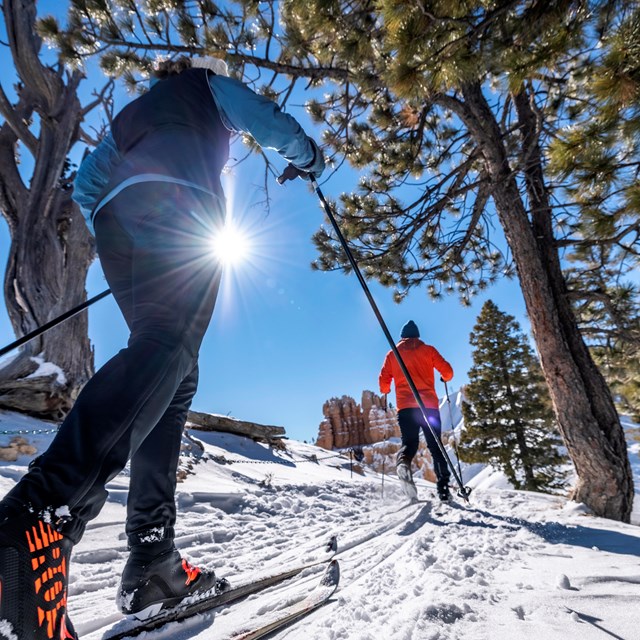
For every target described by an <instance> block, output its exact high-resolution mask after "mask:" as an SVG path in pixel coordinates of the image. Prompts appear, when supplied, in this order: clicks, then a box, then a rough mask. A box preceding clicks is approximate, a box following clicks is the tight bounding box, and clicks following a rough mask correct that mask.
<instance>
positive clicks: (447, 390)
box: [440, 378, 462, 478]
mask: <svg viewBox="0 0 640 640" xmlns="http://www.w3.org/2000/svg"><path fill="white" fill-rule="evenodd" d="M440 380H442V382H444V392H445V395H446V396H447V404H448V405H449V419H450V420H451V433H453V450H454V451H455V454H456V460H457V461H458V472H459V473H460V477H461V478H462V467H461V466H460V456H459V455H458V444H457V442H456V434H455V431H454V425H453V411H452V409H451V399H450V398H449V387H447V381H446V380H444V379H443V378H440Z"/></svg>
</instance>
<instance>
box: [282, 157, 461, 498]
mask: <svg viewBox="0 0 640 640" xmlns="http://www.w3.org/2000/svg"><path fill="white" fill-rule="evenodd" d="M302 175H306V176H308V178H309V180H310V181H311V186H312V187H313V190H314V191H315V192H316V195H317V196H318V198H319V199H320V203H321V204H322V207H323V209H324V211H325V213H326V214H327V217H328V218H329V222H331V226H332V227H333V230H334V231H335V233H336V236H337V238H338V240H339V241H340V244H341V245H342V248H343V249H344V252H345V254H346V256H347V258H348V260H349V263H350V264H351V268H352V269H353V272H354V273H355V274H356V277H357V278H358V281H359V282H360V286H361V287H362V290H363V291H364V293H365V295H366V297H367V299H368V300H369V304H370V305H371V308H372V309H373V312H374V314H375V316H376V318H377V319H378V323H379V324H380V327H381V328H382V331H383V333H384V335H385V336H386V338H387V341H388V343H389V346H390V347H391V351H392V352H393V354H394V355H395V357H396V360H397V361H398V364H399V365H400V369H401V370H402V373H403V374H404V376H405V378H406V379H407V382H408V384H409V387H410V388H411V392H412V393H413V397H414V398H415V400H416V402H417V403H418V406H419V407H420V411H421V412H422V417H423V418H424V420H425V423H426V425H427V426H428V427H429V430H430V431H431V434H432V435H433V438H434V440H435V441H436V444H437V445H438V448H439V449H440V452H441V453H442V455H443V456H444V458H445V460H446V461H447V464H448V466H449V469H451V473H452V475H453V477H454V478H455V480H456V482H457V483H458V487H459V490H458V495H459V496H460V497H461V498H463V499H464V500H465V502H467V503H468V502H469V494H470V493H471V489H470V488H469V487H465V486H464V485H463V483H462V478H461V477H460V476H459V475H458V472H457V471H456V469H455V467H454V466H453V463H452V462H451V458H450V457H449V454H448V453H447V450H446V449H445V448H444V445H443V444H442V442H441V441H440V438H439V437H438V436H437V434H436V432H435V431H434V429H433V427H432V426H431V425H430V424H429V421H428V420H427V408H426V407H425V405H424V402H422V398H421V397H420V393H419V392H418V389H417V387H416V385H415V383H414V381H413V378H412V377H411V374H410V373H409V370H408V369H407V366H406V364H405V363H404V360H403V359H402V356H401V355H400V352H399V351H398V348H397V347H396V343H395V342H394V340H393V337H392V336H391V333H389V329H388V328H387V325H386V323H385V321H384V318H383V317H382V314H381V313H380V310H379V309H378V305H377V304H376V301H375V300H374V299H373V296H372V295H371V291H370V290H369V287H368V286H367V283H366V281H365V279H364V276H363V275H362V273H361V271H360V268H359V267H358V263H357V262H356V260H355V258H354V257H353V254H352V253H351V249H349V245H348V244H347V241H346V240H345V237H344V236H343V235H342V231H340V227H339V226H338V223H337V221H336V219H335V217H334V215H333V213H332V212H331V207H329V203H328V202H327V201H326V199H325V197H324V194H323V193H322V191H321V189H320V187H319V185H318V182H317V181H316V178H315V176H314V175H313V173H306V174H305V173H304V172H300V171H299V170H298V169H297V168H296V167H294V166H293V165H291V164H290V165H289V166H287V168H286V169H285V170H284V172H283V173H282V175H281V176H280V177H279V178H278V182H279V183H280V184H284V183H285V182H286V181H287V180H293V179H295V178H297V177H299V176H302Z"/></svg>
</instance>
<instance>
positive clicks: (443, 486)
mask: <svg viewBox="0 0 640 640" xmlns="http://www.w3.org/2000/svg"><path fill="white" fill-rule="evenodd" d="M400 337H401V340H400V342H399V343H398V344H397V348H398V351H399V353H400V356H401V358H402V360H403V362H404V364H405V365H406V367H407V369H408V370H409V374H410V375H411V378H412V379H413V382H414V384H415V386H416V388H417V390H418V393H419V394H420V399H421V400H422V402H423V403H424V406H425V408H426V419H427V420H428V421H429V425H430V426H431V429H429V426H428V425H427V423H426V422H425V416H423V415H422V411H421V409H420V407H419V405H418V403H417V401H416V399H415V397H414V395H413V392H412V391H411V387H410V386H409V383H408V382H407V379H406V377H405V375H404V373H402V369H401V368H400V365H399V364H398V360H397V359H396V357H395V354H394V353H393V351H389V353H387V356H386V358H385V359H384V364H383V365H382V370H381V371H380V377H379V384H380V392H381V393H384V394H386V393H389V392H390V391H391V381H392V380H393V381H395V387H396V405H397V407H398V422H399V424H400V433H401V435H402V447H401V448H400V450H399V451H398V454H397V459H396V469H397V472H398V476H399V477H401V478H406V479H408V481H410V482H411V471H410V469H411V461H412V460H413V457H414V456H415V455H416V452H417V451H418V444H419V437H420V429H422V431H423V433H424V436H425V439H426V441H427V447H428V448H429V452H430V453H431V457H432V459H433V470H434V472H435V474H436V483H437V487H438V496H439V497H440V499H441V500H449V499H450V497H451V494H450V492H449V478H450V474H449V467H448V466H447V461H446V459H445V457H444V455H443V454H442V451H441V450H440V447H439V446H438V443H437V442H436V440H435V438H434V435H433V433H432V430H433V432H435V434H436V435H437V437H438V438H439V437H440V432H441V423H440V411H439V410H438V396H437V395H436V391H435V388H434V375H433V371H434V369H436V370H437V371H438V372H439V373H440V375H441V376H442V379H443V380H444V381H445V382H449V380H451V378H453V369H452V368H451V365H450V364H449V363H448V362H447V361H446V360H445V359H444V358H443V357H442V356H441V355H440V353H438V350H437V349H436V348H435V347H432V346H431V345H428V344H425V343H424V342H422V340H420V331H419V330H418V327H417V326H416V323H415V322H414V321H413V320H409V322H407V324H405V325H404V327H402V331H401V333H400Z"/></svg>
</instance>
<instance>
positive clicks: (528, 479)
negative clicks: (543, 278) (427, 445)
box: [459, 300, 565, 491]
mask: <svg viewBox="0 0 640 640" xmlns="http://www.w3.org/2000/svg"><path fill="white" fill-rule="evenodd" d="M470 342H471V345H472V346H473V347H474V351H473V367H472V368H471V370H470V371H469V384H468V385H467V386H466V387H465V392H464V396H465V401H464V403H463V405H462V412H463V415H464V424H465V428H464V431H463V432H462V437H461V441H460V447H459V454H460V457H461V460H463V461H465V462H482V463H485V464H491V465H493V466H494V467H496V468H497V469H500V470H501V471H502V472H503V473H504V474H505V475H506V476H507V478H508V479H509V481H510V482H511V484H513V486H514V487H515V488H516V489H525V490H527V491H553V490H554V489H558V488H560V487H561V486H562V479H563V474H562V472H561V471H560V469H559V465H561V464H562V463H563V462H564V461H565V458H564V456H563V455H562V454H560V452H559V449H558V448H559V446H560V445H561V440H560V437H559V434H558V432H557V430H556V426H555V421H554V419H553V411H552V409H551V402H550V399H549V394H548V391H547V389H546V386H545V384H544V378H543V376H542V371H541V369H540V365H539V363H538V362H537V360H536V358H535V357H534V355H533V353H532V351H531V347H530V346H529V344H528V341H527V338H526V336H525V334H524V333H523V332H522V331H521V329H520V325H519V324H518V323H517V322H516V320H515V318H514V317H513V316H510V315H509V314H507V313H504V312H502V311H500V309H498V307H497V306H496V305H495V304H494V303H493V302H492V301H491V300H489V301H487V302H486V303H485V304H484V305H483V307H482V310H481V312H480V314H479V316H478V319H477V322H476V325H475V326H474V328H473V333H472V334H471V338H470Z"/></svg>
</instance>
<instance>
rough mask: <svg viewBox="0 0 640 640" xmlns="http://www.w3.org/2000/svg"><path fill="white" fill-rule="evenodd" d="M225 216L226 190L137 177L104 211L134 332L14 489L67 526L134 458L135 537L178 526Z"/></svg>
mask: <svg viewBox="0 0 640 640" xmlns="http://www.w3.org/2000/svg"><path fill="white" fill-rule="evenodd" d="M223 224H224V206H223V205H222V204H221V201H218V200H216V199H214V198H213V197H212V196H207V195H206V194H201V193H200V192H198V191H197V190H194V189H189V188H187V187H183V186H177V185H172V184H167V183H145V184H139V185H135V186H131V187H128V188H127V189H125V190H124V191H123V192H122V193H121V194H119V195H118V196H116V198H115V199H114V200H112V201H111V202H110V203H109V204H108V205H106V207H105V208H104V209H102V210H101V211H100V212H99V213H98V215H97V217H96V221H95V228H96V242H97V248H98V255H99V257H100V262H101V264H102V268H103V271H104V274H105V276H106V279H107V282H108V283H109V286H110V288H111V291H112V292H113V295H114V297H115V300H116V302H117V303H118V306H119V307H120V309H121V311H122V313H123V315H124V317H125V319H126V322H127V325H128V327H129V329H130V331H131V334H130V337H129V341H128V344H127V347H126V348H124V349H122V350H121V351H120V352H119V353H118V354H116V355H115V356H114V357H113V358H112V359H111V360H109V361H108V362H107V363H106V364H105V365H104V366H103V367H102V368H101V369H100V370H99V371H98V372H96V374H95V375H94V376H93V378H91V380H89V382H88V383H87V384H86V386H85V387H84V388H83V390H82V392H81V393H80V395H79V396H78V398H77V400H76V402H75V404H74V406H73V408H72V409H71V411H70V412H69V414H68V416H67V417H66V419H65V420H64V422H63V423H62V425H61V426H60V429H59V431H58V433H57V435H56V437H55V439H54V440H53V442H52V444H51V446H50V447H49V449H47V451H46V452H45V453H44V454H43V455H41V456H40V457H39V458H37V459H36V460H35V462H34V464H32V467H31V469H30V471H29V473H28V474H27V475H26V476H24V477H23V478H22V480H21V481H20V482H19V483H18V485H16V487H14V489H13V490H12V491H11V492H10V494H9V496H8V498H7V499H8V500H9V501H10V502H12V503H13V504H14V505H15V504H19V503H22V505H25V504H27V505H31V506H32V507H33V508H35V509H36V510H40V509H50V510H53V511H54V512H57V514H58V515H65V514H67V515H68V516H70V518H69V519H68V521H67V522H66V523H65V524H64V525H63V526H62V529H61V531H62V532H63V533H65V534H66V535H67V536H68V537H69V538H71V539H72V541H74V542H77V541H78V540H79V539H80V537H81V536H82V534H83V532H84V528H85V526H86V523H87V522H88V521H89V520H91V519H92V518H94V517H95V516H96V515H97V514H98V513H99V511H100V509H101V508H102V506H103V505H104V503H105V501H106V498H107V491H106V489H105V484H106V483H107V482H109V480H111V479H112V478H114V477H115V476H116V475H117V474H118V473H119V472H120V471H121V470H122V469H123V468H124V466H125V465H126V463H127V461H128V460H129V459H130V460H131V477H130V480H131V483H130V489H129V499H128V505H127V525H126V530H127V534H128V535H129V540H130V542H133V543H135V542H136V541H137V540H136V534H139V533H142V532H147V531H149V530H157V533H158V534H160V536H161V537H163V538H169V537H172V536H173V526H174V523H175V517H176V507H175V498H174V492H175V485H176V470H177V463H178V456H179V451H180V442H181V438H182V431H183V428H184V423H185V419H186V415H187V411H188V409H189V406H190V405H191V400H192V398H193V396H194V394H195V392H196V388H197V382H198V350H199V348H200V344H201V342H202V338H203V336H204V334H205V331H206V329H207V327H208V325H209V321H210V319H211V315H212V313H213V308H214V304H215V300H216V296H217V292H218V288H219V283H220V276H221V268H220V264H219V263H218V262H217V261H216V260H215V259H214V257H213V256H212V252H211V237H212V236H213V234H214V233H215V232H216V230H218V229H219V228H220V227H221V226H222V225H223Z"/></svg>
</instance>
